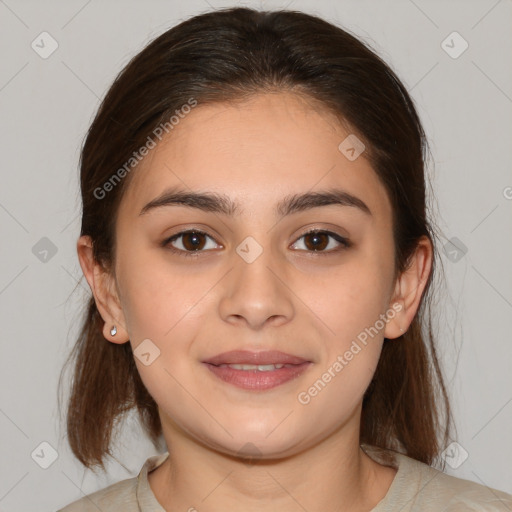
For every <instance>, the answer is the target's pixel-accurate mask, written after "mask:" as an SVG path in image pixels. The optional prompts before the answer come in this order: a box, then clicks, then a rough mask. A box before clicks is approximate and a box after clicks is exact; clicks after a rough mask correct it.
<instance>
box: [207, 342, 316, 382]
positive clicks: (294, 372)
mask: <svg viewBox="0 0 512 512" xmlns="http://www.w3.org/2000/svg"><path fill="white" fill-rule="evenodd" d="M202 363H203V364H204V365H206V367H207V368H208V370H210V371H211V372H212V373H213V374H214V375H215V376H216V377H217V378H218V379H220V380H222V381H224V382H226V383H228V384H231V385H234V386H236V387H238V388H242V389H246V390H253V391H264V390H267V389H272V388H275V387H277V386H280V385H282V384H284V383H286V382H289V381H290V380H293V379H295V378H297V377H299V376H300V375H302V374H303V373H304V372H305V371H306V369H307V368H308V367H309V366H310V365H311V364H313V363H312V362H311V361H308V360H306V359H304V358H302V357H298V356H294V355H291V354H286V353H284V352H279V351H265V352H250V351H246V350H236V351H231V352H224V353H222V354H218V355H217V356H215V357H212V358H210V359H208V360H206V361H202Z"/></svg>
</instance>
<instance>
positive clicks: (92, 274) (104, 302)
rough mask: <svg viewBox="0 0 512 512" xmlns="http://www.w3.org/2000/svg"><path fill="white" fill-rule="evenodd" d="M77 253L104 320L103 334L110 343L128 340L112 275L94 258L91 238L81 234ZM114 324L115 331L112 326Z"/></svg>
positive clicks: (120, 342)
mask: <svg viewBox="0 0 512 512" xmlns="http://www.w3.org/2000/svg"><path fill="white" fill-rule="evenodd" d="M77 253H78V259H79V261H80V266H81V268H82V272H83V274H84V276H85V278H86V279H87V282H88V284H89V287H90V288H91V292H92V294H93V296H94V300H95V302H96V307H97V308H98V311H99V313H100V315H101V318H102V319H103V320H104V322H105V324H104V325H103V336H104V338H105V339H106V340H108V341H111V342H112V343H118V344H122V343H126V342H127V341H129V336H128V332H127V331H126V328H125V327H124V325H125V319H124V314H123V310H122V308H121V305H120V302H119V298H118V297H117V293H116V291H115V290H113V289H112V288H114V287H113V279H112V275H111V274H110V273H109V272H108V271H107V270H105V268H104V267H103V266H102V265H101V264H100V263H99V262H97V261H95V259H94V253H93V245H92V240H91V238H90V237H89V236H81V237H80V238H79V239H78V242H77ZM114 326H115V331H114V330H113V327H114Z"/></svg>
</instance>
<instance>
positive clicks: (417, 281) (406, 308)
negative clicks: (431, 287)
mask: <svg viewBox="0 0 512 512" xmlns="http://www.w3.org/2000/svg"><path fill="white" fill-rule="evenodd" d="M432 258H433V248H432V243H431V242H430V240H429V239H428V238H427V237H426V236H423V237H421V239H420V241H419V242H418V245H417V247H416V250H415V252H414V253H413V254H412V255H411V258H410V260H409V266H408V267H407V269H406V270H404V272H402V274H401V275H400V276H399V277H398V279H397V281H396V283H395V291H394V294H393V297H392V299H391V301H390V304H389V307H390V308H392V309H393V310H394V311H395V312H396V314H395V315H394V316H393V317H391V316H389V321H388V322H387V324H386V328H385V330H384V337H385V338H388V339H393V338H398V337H399V336H402V335H403V334H405V332H406V331H407V329H408V328H409V326H410V325H411V322H412V320H413V318H414V315H415V314H416V311H417V310H418V307H419V304H420V301H421V297H422V294H423V291H424V289H425V286H426V284H427V280H428V276H429V275H430V271H431V268H432ZM400 328H402V330H400Z"/></svg>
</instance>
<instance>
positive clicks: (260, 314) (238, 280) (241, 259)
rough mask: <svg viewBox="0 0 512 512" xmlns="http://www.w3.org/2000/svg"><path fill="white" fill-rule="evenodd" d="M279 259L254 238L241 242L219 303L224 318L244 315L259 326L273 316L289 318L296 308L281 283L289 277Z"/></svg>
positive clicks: (250, 322) (251, 322) (248, 320)
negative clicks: (285, 274)
mask: <svg viewBox="0 0 512 512" xmlns="http://www.w3.org/2000/svg"><path fill="white" fill-rule="evenodd" d="M280 261H281V260H280V258H274V257H273V251H272V250H271V248H270V247H264V246H262V245H261V244H259V243H258V242H257V241H256V240H255V239H254V238H252V237H247V238H246V239H245V240H244V241H242V242H241V243H240V244H239V246H238V247H237V248H236V253H235V254H233V263H234V268H233V270H232V271H231V272H229V274H228V285H227V287H226V288H225V291H224V295H223V297H222V300H221V304H220V312H221V315H222V316H223V318H224V319H225V320H229V319H230V318H234V317H237V318H240V317H243V318H244V319H245V320H246V322H248V323H249V324H251V325H252V326H253V327H256V326H258V325H261V324H263V323H265V322H266V321H267V319H269V318H271V317H281V318H282V320H283V321H284V319H285V318H286V319H289V318H290V316H291V314H292V311H293V307H292V303H291V298H290V294H289V292H288V291H287V288H286V286H284V284H283V282H282V281H284V282H286V279H285V277H284V272H285V269H284V267H283V265H282V264H280ZM281 263H282V262H281Z"/></svg>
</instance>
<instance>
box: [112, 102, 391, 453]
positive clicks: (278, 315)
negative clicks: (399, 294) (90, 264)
mask: <svg viewBox="0 0 512 512" xmlns="http://www.w3.org/2000/svg"><path fill="white" fill-rule="evenodd" d="M349 134H350V132H349V131H347V130H345V129H343V128H342V127H341V126H340V125H339V124H338V123H337V122H336V120H335V119H334V118H333V117H331V116H330V115H329V114H328V113H327V112H325V111H322V110H320V109H319V108H318V107H315V106H313V104H312V103H310V102H307V101H306V100H304V99H301V98H299V97H297V96H294V95H291V94H285V93H282V94H273V95H270V94H269V95H259V96H254V97H253V98H252V99H251V100H250V101H248V102H245V103H240V104H237V105H232V104H229V105H228V104H215V105H210V106H201V105H198V106H197V107H196V108H195V109H193V110H192V111H191V112H190V113H189V114H188V115H187V116H186V117H184V119H182V120H181V121H180V122H179V125H177V126H175V128H174V130H173V131H172V133H171V134H170V136H168V138H167V139H163V140H162V142H161V143H160V144H159V145H158V146H157V147H156V148H155V149H153V150H152V151H151V152H150V154H149V155H148V156H147V158H146V159H145V160H144V161H143V162H142V163H141V164H140V165H139V166H138V167H137V168H136V169H135V170H134V171H133V172H134V175H133V176H132V178H133V181H132V182H131V183H130V186H129V187H128V189H127V191H126V195H125V196H124V198H123V200H122V203H121V206H120V209H119V214H118V218H117V225H116V247H117V249H116V251H117V252H116V264H115V277H116V283H117V293H118V296H119V303H120V306H121V309H122V313H121V318H119V321H120V323H121V325H122V326H123V328H124V329H125V330H126V333H127V337H129V342H130V343H131V344H132V348H133V350H134V351H135V353H136V354H137V353H138V351H137V347H139V345H140V348H139V351H140V352H142V353H144V354H146V355H145V356H143V357H141V358H139V357H135V361H136V363H137V368H138V370H139V372H140V375H141V378H142V380H143V382H144V384H145V386H146V387H147V389H148V391H149V392H150V393H151V395H152V396H153V397H154V399H155V401H156V402H157V404H158V406H159V411H160V416H161V419H162V423H163V428H164V435H165V436H166V439H167V440H168V441H169V439H172V435H173V433H177V432H181V433H182V434H183V433H187V435H188V436H190V437H191V438H193V439H194V440H195V441H197V442H199V443H202V444H204V445H207V446H208V447H210V448H213V449H215V450H218V451H221V452H223V453H228V454H243V453H245V451H247V452H248V453H249V452H250V451H251V450H254V448H253V447H252V445H254V446H256V448H257V450H258V451H259V453H261V454H262V456H265V457H270V458H272V457H278V456H285V455H289V454H293V453H295V452H298V451H299V450H303V449H305V448H307V447H308V446H312V445H313V444H315V443H317V442H318V441H320V440H321V439H324V438H326V437H327V436H330V435H334V434H335V433H337V432H340V431H342V430H343V429H350V428H352V429H353V430H354V431H358V426H359V413H360V406H361V402H362V398H363V394H364V392H365V390H366V388H367V387H368V385H369V383H370V381H371V379H372V376H373V374H374V371H375V368H376V365H377V362H378V359H379V355H380V352H381V348H382V343H383V339H384V337H385V336H386V337H389V335H388V334H386V329H389V328H390V327H389V324H387V323H385V322H383V321H382V318H383V315H389V312H390V308H392V306H393V302H392V298H393V291H394V289H395V282H394V281H393V270H394V247H393V237H392V224H391V219H392V211H391V205H390V203H389V200H388V198H387V195H386V192H385V189H384V187H383V186H382V184H381V183H380V182H379V180H378V178H377V175H376V174H375V172H374V171H373V169H372V168H371V166H370V165H369V163H368V162H367V160H366V159H365V154H364V152H363V153H362V154H361V155H360V156H359V157H358V158H356V159H355V160H354V159H353V158H351V159H349V158H347V156H346V155H347V154H348V155H351V153H350V152H349V153H347V152H345V153H343V152H342V151H341V150H340V149H339V148H338V147H339V145H340V143H341V142H342V141H344V139H346V137H347V136H348V135H349ZM170 189H174V190H173V191H174V192H188V193H208V194H216V195H219V196H225V201H224V203H223V204H224V206H226V204H227V203H228V202H232V203H234V204H235V211H234V212H231V213H230V212H229V211H227V210H226V211H221V210H222V209H221V208H220V206H219V205H217V206H216V207H215V206H212V202H209V203H208V204H209V205H210V208H209V209H208V211H205V210H204V209H201V208H197V207H193V206H191V205H190V204H188V205H187V204H180V203H178V204H175V203H170V204H167V205H160V206H155V207H148V208H146V209H145V211H144V213H142V214H141V210H143V208H144V206H145V205H147V204H148V203H150V202H151V201H153V200H155V199H156V198H159V197H160V196H161V195H162V194H163V193H164V192H165V191H169V190H170ZM334 190H336V191H338V192H339V191H344V192H345V193H347V194H350V195H351V196H354V197H356V198H358V199H359V200H360V201H361V202H362V203H364V204H365V205H366V206H367V208H368V211H365V209H364V207H360V206H357V205H356V204H352V205H348V204H339V203H338V204H336V203H333V202H332V201H331V202H330V203H331V204H323V205H322V204H318V203H315V202H314V201H312V200H310V201H303V202H302V203H300V204H302V207H301V208H293V205H294V203H293V202H291V207H290V202H289V201H288V206H289V208H286V201H287V200H289V199H290V198H291V197H292V196H301V195H303V194H314V193H328V192H329V191H334ZM324 203H325V201H324ZM197 204H198V203H197V202H196V206H197ZM202 204H203V205H205V204H207V203H206V202H205V201H203V203H202ZM297 204H299V203H297V202H296V203H295V206H297ZM278 205H279V206H280V208H278ZM286 210H288V211H286ZM194 230H195V232H196V233H194V232H192V233H190V231H194ZM183 232H185V233H183ZM187 232H188V233H187ZM197 232H199V234H198V233H197ZM311 232H313V233H311ZM346 244H347V245H346ZM393 312H394V311H392V313H393ZM392 316H393V315H392ZM379 319H380V321H379ZM364 333H366V336H365V334H364ZM369 333H371V334H369ZM148 340H149V341H148ZM363 340H365V342H364V341H363ZM141 343H145V345H141ZM357 347H358V348H357ZM235 350H236V351H238V350H243V351H249V352H263V351H279V352H282V353H285V354H289V355H292V356H296V357H298V358H301V360H304V361H305V363H304V364H301V365H300V367H299V365H295V366H285V367H283V368H282V369H280V370H278V369H272V370H270V369H269V368H270V367H267V368H266V370H265V371H264V370H263V369H262V368H260V369H259V370H243V369H236V368H229V367H228V368H226V367H221V368H224V369H223V370H219V369H218V367H217V369H216V370H215V372H214V371H212V370H214V368H212V366H213V365H210V364H208V363H205V361H208V360H211V358H213V357H214V356H217V355H219V354H222V353H225V352H229V351H235ZM350 354H352V355H351V356H350ZM273 357H275V356H273ZM276 360H277V359H276ZM222 361H224V364H227V363H229V362H230V361H231V360H228V358H227V356H224V359H223V358H222V357H221V358H220V361H219V360H218V361H217V364H221V363H222ZM245 362H246V363H250V362H251V361H245ZM260 362H261V360H260ZM264 362H267V363H268V362H269V361H264ZM145 363H147V364H145ZM336 363H337V364H336ZM222 372H224V373H222ZM220 373H222V378H221V376H219V375H220ZM225 379H228V380H229V379H234V381H231V382H227V381H226V380H225ZM280 379H282V380H283V382H281V381H280ZM279 382H281V383H279ZM251 386H252V388H251V389H248V387H251ZM319 418H322V421H321V422H319V421H318V419H319Z"/></svg>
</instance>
